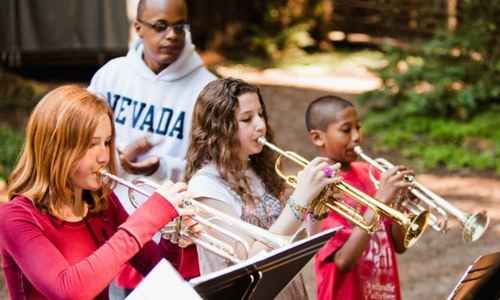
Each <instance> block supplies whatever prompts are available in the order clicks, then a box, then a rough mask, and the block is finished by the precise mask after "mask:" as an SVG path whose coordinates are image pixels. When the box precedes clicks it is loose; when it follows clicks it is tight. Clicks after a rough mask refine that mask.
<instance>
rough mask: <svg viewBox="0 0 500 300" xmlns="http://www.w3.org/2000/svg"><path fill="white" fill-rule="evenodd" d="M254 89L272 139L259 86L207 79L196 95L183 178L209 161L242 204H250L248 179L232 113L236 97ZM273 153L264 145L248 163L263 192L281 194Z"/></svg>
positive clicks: (280, 182) (242, 82)
mask: <svg viewBox="0 0 500 300" xmlns="http://www.w3.org/2000/svg"><path fill="white" fill-rule="evenodd" d="M247 93H255V94H257V96H258V97H259V102H260V105H261V106H262V110H263V117H264V120H265V124H266V128H267V134H266V139H267V140H268V141H270V142H273V134H272V131H271V129H270V127H269V121H268V117H267V112H266V108H265V105H264V102H263V100H262V96H261V94H260V91H259V89H258V88H257V87H256V86H254V85H251V84H249V83H246V82H244V81H242V80H239V79H234V78H225V79H218V80H215V81H212V82H210V83H209V84H208V85H207V86H206V87H205V88H204V89H203V90H202V91H201V93H200V95H199V96H198V100H197V102H196V105H195V108H194V112H193V125H192V130H191V144H190V145H189V149H188V152H187V170H186V178H185V179H186V181H188V180H190V179H191V177H192V176H193V175H194V173H195V172H196V171H197V170H199V169H201V167H202V166H203V165H204V164H206V163H208V162H213V163H214V164H215V166H216V168H217V170H218V172H219V173H220V175H221V177H222V179H223V180H225V181H226V182H227V183H228V185H229V187H230V188H231V189H232V190H233V191H235V192H236V193H237V194H238V195H240V197H241V199H242V200H243V201H244V203H245V204H254V203H255V199H253V197H252V193H251V191H250V187H249V183H248V180H247V178H246V176H245V173H244V172H245V171H244V167H243V165H244V162H242V161H241V159H240V156H239V152H240V148H241V145H240V142H239V140H238V135H237V133H238V122H237V120H236V117H235V114H236V109H237V108H238V105H239V104H238V97H239V96H241V95H243V94H247ZM275 159H276V155H275V154H274V153H273V152H272V150H270V149H268V148H267V147H264V149H263V150H262V151H261V152H260V153H258V154H255V155H251V156H250V161H249V163H248V165H249V166H250V167H251V168H252V169H253V170H254V171H255V173H256V174H257V176H258V177H259V178H261V179H262V181H263V183H264V185H265V187H266V190H267V192H269V193H271V194H273V195H274V196H275V197H278V198H281V197H280V196H281V195H280V194H281V192H282V189H283V187H284V183H283V181H282V180H281V178H279V177H278V175H277V174H276V173H275V172H274V161H275Z"/></svg>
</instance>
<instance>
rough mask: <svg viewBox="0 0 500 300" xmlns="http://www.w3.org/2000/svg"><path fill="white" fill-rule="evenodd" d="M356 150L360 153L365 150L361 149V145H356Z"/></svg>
mask: <svg viewBox="0 0 500 300" xmlns="http://www.w3.org/2000/svg"><path fill="white" fill-rule="evenodd" d="M354 152H356V154H358V155H359V154H361V153H362V152H363V150H362V149H361V146H354Z"/></svg>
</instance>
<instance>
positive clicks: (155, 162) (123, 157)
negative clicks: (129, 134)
mask: <svg viewBox="0 0 500 300" xmlns="http://www.w3.org/2000/svg"><path fill="white" fill-rule="evenodd" d="M153 146H154V144H152V143H150V142H149V141H148V139H147V138H146V137H142V138H140V139H139V140H137V141H135V142H133V143H132V144H129V145H128V146H127V147H126V148H125V149H124V150H123V151H121V152H119V153H120V163H121V165H122V167H123V169H124V170H125V171H127V172H128V173H131V174H136V175H139V174H142V175H151V174H153V173H154V172H156V170H158V168H159V167H160V158H159V157H158V156H150V157H148V158H146V159H144V160H141V161H138V160H137V158H138V157H139V156H140V155H142V154H144V153H146V152H148V151H149V150H150V149H151V148H153Z"/></svg>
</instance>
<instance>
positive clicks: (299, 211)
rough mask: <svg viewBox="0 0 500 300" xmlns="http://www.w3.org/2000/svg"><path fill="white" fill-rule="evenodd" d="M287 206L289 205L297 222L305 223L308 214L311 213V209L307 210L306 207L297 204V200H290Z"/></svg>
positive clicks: (291, 198)
mask: <svg viewBox="0 0 500 300" xmlns="http://www.w3.org/2000/svg"><path fill="white" fill-rule="evenodd" d="M287 205H288V208H290V210H291V211H292V213H293V216H294V217H295V219H296V220H297V221H300V222H302V221H304V219H305V217H306V215H307V213H308V212H309V209H307V208H306V207H304V206H302V205H300V204H297V203H296V202H295V200H294V199H293V197H290V198H288V202H287Z"/></svg>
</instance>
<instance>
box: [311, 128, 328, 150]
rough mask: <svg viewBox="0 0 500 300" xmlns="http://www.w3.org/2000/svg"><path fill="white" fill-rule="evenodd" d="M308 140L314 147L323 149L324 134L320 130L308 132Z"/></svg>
mask: <svg viewBox="0 0 500 300" xmlns="http://www.w3.org/2000/svg"><path fill="white" fill-rule="evenodd" d="M309 139H310V140H311V142H312V143H313V144H314V145H315V146H316V147H323V146H324V145H325V139H324V132H323V131H321V130H317V129H311V130H309Z"/></svg>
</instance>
